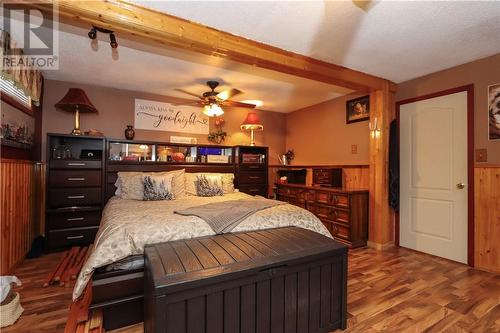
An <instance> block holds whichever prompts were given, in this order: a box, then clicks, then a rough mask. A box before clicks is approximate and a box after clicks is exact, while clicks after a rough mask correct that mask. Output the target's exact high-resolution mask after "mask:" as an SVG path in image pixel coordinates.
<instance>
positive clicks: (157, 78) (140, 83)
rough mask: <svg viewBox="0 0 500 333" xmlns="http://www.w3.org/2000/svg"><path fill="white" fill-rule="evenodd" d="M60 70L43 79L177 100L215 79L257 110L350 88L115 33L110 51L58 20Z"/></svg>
mask: <svg viewBox="0 0 500 333" xmlns="http://www.w3.org/2000/svg"><path fill="white" fill-rule="evenodd" d="M59 27H60V32H59V59H60V63H59V70H51V71H45V72H44V76H45V77H46V78H47V79H52V80H61V81H69V82H78V83H86V84H94V85H100V86H106V87H113V88H120V89H125V90H133V91H144V92H149V93H155V94H160V95H166V96H173V97H178V98H187V99H191V100H193V99H196V98H195V97H191V96H189V95H185V94H183V93H180V92H177V91H175V88H181V89H184V90H187V91H191V92H194V93H197V94H200V95H201V94H202V93H203V92H205V91H208V90H209V88H208V87H207V86H206V84H205V82H206V81H207V80H214V79H215V80H217V81H219V82H221V86H220V87H219V88H217V91H222V90H224V89H225V88H229V87H232V88H237V89H239V90H241V91H243V93H242V94H240V95H238V96H235V98H233V100H236V101H244V100H262V101H263V102H264V105H263V106H262V107H259V109H262V110H268V111H276V112H291V111H294V110H297V109H300V108H304V107H307V106H310V105H314V104H317V103H321V102H324V101H327V100H330V99H333V98H335V97H338V96H341V95H345V94H347V93H349V92H351V90H348V89H345V88H341V87H336V86H332V85H328V84H324V83H320V82H316V81H313V80H308V79H303V78H298V77H295V76H292V75H288V74H282V73H278V72H274V71H270V70H265V69H260V68H255V67H253V66H248V65H243V64H238V63H234V62H230V61H227V60H224V59H221V58H219V57H211V56H205V55H201V54H195V53H190V52H186V51H179V50H176V49H166V48H156V47H152V46H150V45H145V44H139V43H137V42H134V41H131V40H126V39H124V38H123V37H121V36H120V35H119V34H118V35H117V40H118V43H119V47H118V49H117V53H115V54H114V55H113V54H112V52H111V48H110V46H109V37H108V36H107V35H104V34H100V33H98V37H99V39H100V40H99V42H98V47H97V50H95V49H94V48H92V46H91V42H90V39H89V38H88V37H87V32H88V30H87V29H83V28H80V27H76V26H68V25H66V24H59Z"/></svg>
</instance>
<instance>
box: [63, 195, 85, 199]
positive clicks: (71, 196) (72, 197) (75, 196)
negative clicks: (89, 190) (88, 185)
mask: <svg viewBox="0 0 500 333" xmlns="http://www.w3.org/2000/svg"><path fill="white" fill-rule="evenodd" d="M66 198H68V199H85V196H84V195H68V196H67V197H66Z"/></svg>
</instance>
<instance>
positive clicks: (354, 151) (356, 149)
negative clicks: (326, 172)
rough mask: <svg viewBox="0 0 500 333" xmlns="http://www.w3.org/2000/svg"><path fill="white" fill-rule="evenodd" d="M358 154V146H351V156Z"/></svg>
mask: <svg viewBox="0 0 500 333" xmlns="http://www.w3.org/2000/svg"><path fill="white" fill-rule="evenodd" d="M357 153H358V145H351V154H357Z"/></svg>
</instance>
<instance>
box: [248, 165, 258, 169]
mask: <svg viewBox="0 0 500 333" xmlns="http://www.w3.org/2000/svg"><path fill="white" fill-rule="evenodd" d="M248 167H249V168H250V169H259V168H260V166H258V165H249V166H248Z"/></svg>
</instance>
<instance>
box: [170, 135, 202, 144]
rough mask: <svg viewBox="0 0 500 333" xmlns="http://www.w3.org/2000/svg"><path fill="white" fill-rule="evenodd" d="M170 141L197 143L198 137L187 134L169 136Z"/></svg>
mask: <svg viewBox="0 0 500 333" xmlns="http://www.w3.org/2000/svg"><path fill="white" fill-rule="evenodd" d="M170 143H187V144H197V143H198V139H196V138H192V137H189V136H174V135H171V136H170Z"/></svg>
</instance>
